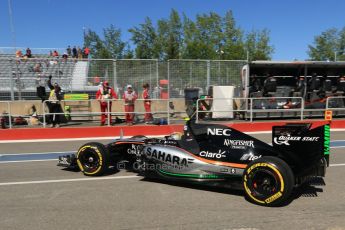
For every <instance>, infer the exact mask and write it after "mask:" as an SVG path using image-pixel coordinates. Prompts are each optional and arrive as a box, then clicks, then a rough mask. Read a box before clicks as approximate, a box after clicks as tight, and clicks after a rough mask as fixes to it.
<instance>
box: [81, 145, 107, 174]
mask: <svg viewBox="0 0 345 230" xmlns="http://www.w3.org/2000/svg"><path fill="white" fill-rule="evenodd" d="M88 148H91V149H93V150H94V151H95V152H96V153H97V155H98V157H99V166H98V168H97V170H96V171H94V172H91V173H90V172H87V171H85V170H84V167H83V165H82V163H81V162H80V160H79V156H80V154H82V152H83V151H85V150H86V149H88ZM77 164H78V166H79V169H80V170H81V171H82V172H83V173H84V174H86V175H90V176H92V175H95V174H97V173H98V172H99V171H100V170H101V169H102V164H103V157H102V154H101V152H100V151H99V149H98V148H97V147H95V146H91V145H86V146H83V147H82V148H81V149H80V150H79V151H78V153H77Z"/></svg>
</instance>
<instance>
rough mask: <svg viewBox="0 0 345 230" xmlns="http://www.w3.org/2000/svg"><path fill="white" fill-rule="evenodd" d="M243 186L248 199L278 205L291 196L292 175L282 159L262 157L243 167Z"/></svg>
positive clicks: (256, 202) (261, 203) (267, 204)
mask: <svg viewBox="0 0 345 230" xmlns="http://www.w3.org/2000/svg"><path fill="white" fill-rule="evenodd" d="M243 186H244V191H245V195H246V198H247V199H248V200H249V201H251V202H253V203H255V204H258V205H263V206H279V205H282V204H283V203H284V202H286V201H287V200H288V199H289V198H290V196H291V192H292V189H293V186H294V175H293V172H292V170H291V168H290V167H289V165H287V164H286V163H285V162H284V161H283V160H281V159H279V158H277V157H262V158H260V159H258V160H256V161H253V162H251V163H250V164H249V165H248V166H247V168H246V169H245V171H244V173H243Z"/></svg>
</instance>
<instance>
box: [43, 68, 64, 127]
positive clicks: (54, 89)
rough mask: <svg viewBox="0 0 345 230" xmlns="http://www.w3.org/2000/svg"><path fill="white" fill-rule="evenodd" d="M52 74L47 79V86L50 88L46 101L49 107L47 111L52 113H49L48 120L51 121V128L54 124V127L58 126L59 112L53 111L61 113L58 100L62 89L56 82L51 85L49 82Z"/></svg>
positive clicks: (60, 98)
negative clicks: (47, 100)
mask: <svg viewBox="0 0 345 230" xmlns="http://www.w3.org/2000/svg"><path fill="white" fill-rule="evenodd" d="M51 80H52V76H51V75H50V76H49V80H48V82H47V83H48V87H49V89H50V93H49V103H48V108H49V113H52V114H51V115H50V120H51V122H52V124H51V127H52V128H53V127H54V126H55V127H56V128H58V127H60V116H61V115H60V114H55V113H62V109H61V105H60V101H61V100H62V90H61V87H60V86H59V84H58V83H56V82H55V83H54V85H52V83H51Z"/></svg>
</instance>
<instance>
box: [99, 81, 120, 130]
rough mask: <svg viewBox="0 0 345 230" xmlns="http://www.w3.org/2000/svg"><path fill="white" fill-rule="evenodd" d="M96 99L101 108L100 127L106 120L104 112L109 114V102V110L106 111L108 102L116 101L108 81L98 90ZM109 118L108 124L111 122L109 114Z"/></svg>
mask: <svg viewBox="0 0 345 230" xmlns="http://www.w3.org/2000/svg"><path fill="white" fill-rule="evenodd" d="M96 99H97V100H99V102H100V106H101V112H102V115H101V126H103V125H104V124H105V121H106V118H108V116H107V114H106V111H107V112H109V113H110V112H111V104H112V103H111V101H110V102H109V110H108V100H110V99H117V95H116V93H115V91H114V90H113V88H111V87H109V83H108V81H104V82H103V84H102V86H101V87H100V88H99V90H98V91H97V93H96ZM109 116H110V122H111V114H109Z"/></svg>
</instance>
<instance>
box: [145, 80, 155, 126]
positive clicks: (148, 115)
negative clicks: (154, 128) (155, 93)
mask: <svg viewBox="0 0 345 230" xmlns="http://www.w3.org/2000/svg"><path fill="white" fill-rule="evenodd" d="M143 89H144V91H143V95H142V97H143V99H144V108H145V117H144V121H145V123H146V124H147V123H149V122H152V120H153V117H152V113H151V100H150V91H149V90H150V85H149V84H148V83H145V84H143Z"/></svg>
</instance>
